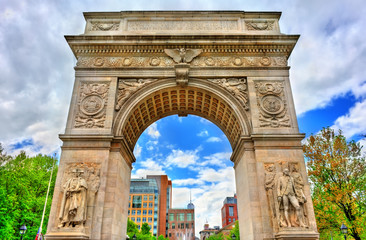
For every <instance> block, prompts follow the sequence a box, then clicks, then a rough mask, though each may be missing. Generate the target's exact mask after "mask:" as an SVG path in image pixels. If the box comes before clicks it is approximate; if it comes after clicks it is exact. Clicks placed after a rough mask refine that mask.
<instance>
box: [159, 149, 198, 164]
mask: <svg viewBox="0 0 366 240" xmlns="http://www.w3.org/2000/svg"><path fill="white" fill-rule="evenodd" d="M198 152H199V149H196V150H194V151H191V150H186V151H182V150H180V149H173V150H172V152H171V153H170V154H169V156H168V157H167V159H166V160H167V164H168V166H177V167H180V168H186V167H188V166H190V165H193V164H195V163H196V162H197V160H198V159H199V156H198Z"/></svg>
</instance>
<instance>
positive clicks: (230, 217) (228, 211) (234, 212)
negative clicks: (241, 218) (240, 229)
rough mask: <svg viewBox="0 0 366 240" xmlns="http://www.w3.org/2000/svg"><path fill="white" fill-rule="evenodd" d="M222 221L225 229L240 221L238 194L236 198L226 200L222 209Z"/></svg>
mask: <svg viewBox="0 0 366 240" xmlns="http://www.w3.org/2000/svg"><path fill="white" fill-rule="evenodd" d="M221 220H222V227H223V228H224V227H225V226H227V225H229V224H231V223H233V222H235V221H236V220H238V207H237V199H236V194H235V195H234V197H227V198H225V200H224V202H223V206H222V208H221Z"/></svg>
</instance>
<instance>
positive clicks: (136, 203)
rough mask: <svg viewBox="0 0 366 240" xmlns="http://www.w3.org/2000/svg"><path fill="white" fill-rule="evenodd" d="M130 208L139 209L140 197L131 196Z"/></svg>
mask: <svg viewBox="0 0 366 240" xmlns="http://www.w3.org/2000/svg"><path fill="white" fill-rule="evenodd" d="M132 208H141V196H133V199H132Z"/></svg>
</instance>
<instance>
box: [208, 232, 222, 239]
mask: <svg viewBox="0 0 366 240" xmlns="http://www.w3.org/2000/svg"><path fill="white" fill-rule="evenodd" d="M223 239H224V236H223V235H222V233H219V234H213V235H211V236H210V237H209V238H207V240H223Z"/></svg>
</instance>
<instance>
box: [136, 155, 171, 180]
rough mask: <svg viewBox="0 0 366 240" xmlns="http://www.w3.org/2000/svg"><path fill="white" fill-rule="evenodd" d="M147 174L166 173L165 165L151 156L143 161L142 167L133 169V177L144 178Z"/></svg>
mask: <svg viewBox="0 0 366 240" xmlns="http://www.w3.org/2000/svg"><path fill="white" fill-rule="evenodd" d="M146 175H166V172H165V170H163V166H162V165H160V164H159V163H158V162H157V161H156V160H153V159H151V158H148V159H146V160H145V161H142V162H141V168H138V169H136V170H133V171H132V176H131V178H144V177H146Z"/></svg>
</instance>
